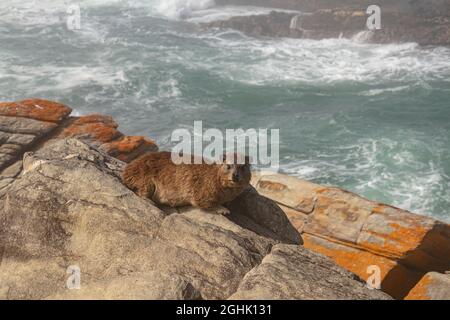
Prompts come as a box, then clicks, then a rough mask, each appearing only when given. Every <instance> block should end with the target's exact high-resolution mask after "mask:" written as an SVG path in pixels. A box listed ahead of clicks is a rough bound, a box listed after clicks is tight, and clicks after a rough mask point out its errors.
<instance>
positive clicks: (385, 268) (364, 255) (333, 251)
mask: <svg viewBox="0 0 450 320" xmlns="http://www.w3.org/2000/svg"><path fill="white" fill-rule="evenodd" d="M302 237H303V242H304V246H305V247H306V248H308V249H310V250H313V251H315V252H319V253H321V254H324V255H326V256H328V257H329V258H331V259H333V260H334V261H335V262H336V263H337V264H339V265H340V266H342V267H344V268H345V269H347V270H349V271H351V272H353V273H355V274H356V275H358V276H359V277H360V278H361V279H363V280H367V278H368V277H369V275H370V274H369V273H368V267H369V266H373V265H375V266H378V267H379V268H380V271H381V280H383V279H384V277H385V276H386V275H387V274H388V273H389V272H390V271H391V270H392V269H393V268H395V267H396V266H397V262H395V261H393V260H391V259H388V258H385V257H383V256H378V255H375V254H372V253H371V252H367V251H364V250H361V249H358V248H354V247H350V246H346V245H344V244H339V243H335V242H332V241H329V240H326V239H322V238H319V237H315V236H313V235H309V234H303V235H302Z"/></svg>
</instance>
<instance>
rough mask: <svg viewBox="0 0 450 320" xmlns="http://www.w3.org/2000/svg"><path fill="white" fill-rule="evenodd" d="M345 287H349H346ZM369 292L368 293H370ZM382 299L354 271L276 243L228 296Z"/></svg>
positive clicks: (240, 298)
mask: <svg viewBox="0 0 450 320" xmlns="http://www.w3.org/2000/svg"><path fill="white" fill-rule="evenodd" d="M348 288H352V289H351V290H350V291H348ZM369 293H370V294H369ZM355 298H357V299H376V300H384V299H386V295H385V294H383V293H382V292H380V291H377V290H374V291H368V290H367V287H366V286H365V285H364V284H363V283H361V282H360V281H358V280H357V278H356V277H355V275H354V274H352V273H351V272H348V271H345V270H344V269H342V268H340V267H338V266H337V265H335V264H334V263H333V262H332V261H331V260H327V259H324V258H323V257H322V256H319V255H317V254H315V253H313V252H312V251H309V250H307V249H305V248H304V247H301V246H293V245H276V246H274V247H273V248H272V252H271V253H270V254H269V255H267V256H266V257H265V258H264V260H263V261H262V263H261V264H260V265H259V266H257V267H256V268H254V269H253V270H251V271H250V272H248V273H247V274H246V275H245V277H244V279H243V280H242V282H241V284H240V285H239V288H238V290H237V292H236V293H235V294H233V295H232V296H231V297H230V299H238V300H249V299H258V300H270V299H283V300H286V299H298V300H318V299H323V300H344V299H346V300H348V299H355Z"/></svg>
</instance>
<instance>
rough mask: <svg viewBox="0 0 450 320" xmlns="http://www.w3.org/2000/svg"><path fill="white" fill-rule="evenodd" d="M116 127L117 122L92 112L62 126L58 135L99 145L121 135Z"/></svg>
mask: <svg viewBox="0 0 450 320" xmlns="http://www.w3.org/2000/svg"><path fill="white" fill-rule="evenodd" d="M117 127H118V124H117V123H116V122H115V121H114V120H113V119H112V118H111V117H109V116H103V115H99V114H93V115H88V116H83V117H79V118H75V120H74V121H73V122H72V123H70V124H69V126H68V127H66V128H64V130H63V131H62V133H61V135H60V136H61V137H64V138H78V139H82V140H87V141H90V142H93V143H94V144H98V145H100V144H103V143H107V142H111V141H113V140H115V139H118V138H120V137H122V136H123V135H122V133H120V132H119V131H118V130H117Z"/></svg>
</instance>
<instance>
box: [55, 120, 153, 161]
mask: <svg viewBox="0 0 450 320" xmlns="http://www.w3.org/2000/svg"><path fill="white" fill-rule="evenodd" d="M118 127H119V125H118V124H117V123H116V122H115V121H114V120H113V119H112V118H111V117H108V116H104V115H99V114H93V115H88V116H82V117H78V118H72V121H71V122H70V123H69V124H68V125H67V126H66V127H65V128H64V129H63V130H62V132H61V133H60V134H59V137H61V138H76V139H81V140H83V141H85V142H88V143H90V144H93V145H95V146H97V147H99V148H100V149H101V150H104V151H105V152H107V153H108V154H109V155H111V156H113V157H115V158H117V159H120V160H122V161H125V162H130V161H132V160H134V159H135V158H137V157H138V156H140V155H142V154H144V153H146V152H154V151H158V146H157V145H156V144H155V142H154V141H152V140H150V139H147V138H145V137H135V136H124V135H123V134H122V133H121V132H120V131H119V130H118V129H117V128H118Z"/></svg>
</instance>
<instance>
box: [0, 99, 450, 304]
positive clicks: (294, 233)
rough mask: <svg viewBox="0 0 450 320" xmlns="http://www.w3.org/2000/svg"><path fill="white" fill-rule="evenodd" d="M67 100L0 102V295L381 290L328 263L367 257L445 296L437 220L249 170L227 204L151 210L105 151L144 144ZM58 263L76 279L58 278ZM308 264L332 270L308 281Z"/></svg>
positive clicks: (388, 276)
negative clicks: (72, 285)
mask: <svg viewBox="0 0 450 320" xmlns="http://www.w3.org/2000/svg"><path fill="white" fill-rule="evenodd" d="M68 110H70V109H69V108H68V107H66V106H64V105H61V104H57V103H54V102H49V101H45V100H36V99H35V100H26V101H22V102H20V103H6V104H0V161H3V162H0V298H6V299H30V298H34V299H91V298H99V299H128V298H129V299H200V298H201V299H226V298H229V297H230V296H233V298H236V297H244V296H245V297H248V298H271V299H274V298H281V297H285V298H290V299H309V298H311V299H323V298H327V297H330V298H338V299H366V298H368V299H378V298H385V297H386V296H383V295H381V293H380V292H378V291H369V289H363V287H364V286H362V284H361V283H360V282H359V281H357V280H355V279H353V277H352V276H351V275H350V274H349V273H348V272H345V271H343V270H342V269H340V268H338V267H337V266H336V265H334V263H337V264H338V265H340V266H341V267H343V268H344V269H346V270H349V271H351V272H353V273H355V274H356V275H358V276H359V277H360V278H362V279H367V278H368V276H369V274H368V273H367V271H368V267H369V266H373V265H375V266H378V267H379V268H380V271H381V280H382V283H381V287H382V290H383V291H384V292H387V293H388V294H390V295H392V296H394V297H395V298H404V297H405V296H406V297H407V298H408V299H409V298H411V299H437V298H441V297H443V296H444V297H446V295H445V294H447V291H446V290H448V282H447V281H446V280H445V279H446V278H443V276H445V275H444V273H445V271H447V270H450V226H449V225H448V224H445V223H442V222H439V221H436V220H433V219H430V218H427V217H424V216H418V215H415V214H412V213H409V212H406V211H403V210H400V209H397V208H393V207H390V206H386V205H383V204H379V203H375V202H372V201H369V200H366V199H364V198H361V197H359V196H357V195H355V194H352V193H349V192H346V191H344V190H341V189H338V188H329V187H323V186H319V185H316V184H312V183H309V182H306V181H302V180H299V179H296V178H293V177H288V176H285V175H273V174H272V175H265V174H258V173H255V174H254V177H253V180H252V184H253V187H254V188H249V189H248V190H246V191H245V192H244V193H243V194H242V195H241V196H239V197H238V198H237V199H236V200H234V201H233V202H231V203H229V204H227V206H228V208H230V209H231V212H232V213H231V215H229V216H228V217H223V216H219V215H211V214H209V213H205V212H202V211H201V210H197V209H189V208H187V209H183V210H181V209H180V210H173V209H167V208H161V209H159V208H157V207H155V206H154V205H153V204H152V202H151V201H149V200H145V199H141V198H139V197H138V196H136V195H135V194H134V193H132V192H131V191H130V190H128V189H127V188H126V187H124V186H123V184H122V183H121V181H120V178H119V175H120V172H121V170H122V168H123V166H124V165H125V163H124V162H122V161H120V160H117V159H115V158H113V157H111V155H112V156H114V157H116V158H119V159H122V160H126V161H130V160H131V159H133V158H134V157H137V156H139V155H140V154H142V153H145V152H149V151H152V150H156V148H157V147H156V145H154V143H153V142H152V141H151V140H149V139H146V138H143V137H127V136H124V135H123V134H122V133H120V132H119V131H118V130H117V127H118V126H117V124H116V123H115V122H114V121H113V120H112V119H111V118H110V117H106V116H101V115H91V116H84V117H70V116H69V113H68V112H69V111H68ZM65 137H66V138H67V137H69V139H61V138H65ZM70 137H76V138H78V139H81V140H82V141H81V140H75V139H72V138H70ZM2 157H3V158H2ZM4 159H6V160H4ZM302 243H304V246H305V247H306V248H308V249H310V250H312V251H308V250H305V249H302V247H299V245H301V244H302ZM279 244H283V245H279ZM313 252H318V253H322V254H324V255H325V256H328V257H330V258H331V259H332V260H334V263H332V262H330V260H328V259H326V258H324V257H323V256H321V255H317V254H315V253H313ZM71 266H76V267H79V268H80V271H81V289H80V290H68V289H67V286H66V282H67V278H68V277H69V274H67V269H68V267H71ZM316 269H317V272H319V271H320V273H326V272H328V271H326V270H327V269H329V272H330V274H333V275H335V276H331V278H326V277H324V276H322V277H320V278H324V279H328V280H329V281H325V282H322V281H320V279H319V280H317V279H316V278H315V275H314V272H316ZM307 270H314V272H312V271H311V272H309V271H307ZM271 271H273V274H270V276H269V275H267V274H269V273H270V272H271ZM433 272H435V273H433ZM430 279H432V280H433V281H430ZM435 279H436V280H435ZM339 286H341V290H340V291H339V292H337V291H336V290H337V288H338V287H339ZM307 287H310V288H314V290H311V292H307V290H306V289H305V288H307ZM249 288H254V289H249ZM269 291H270V292H269ZM308 294H310V295H308Z"/></svg>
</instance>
